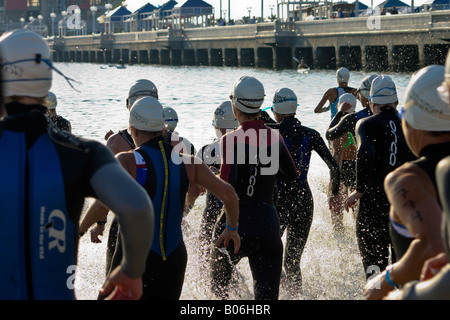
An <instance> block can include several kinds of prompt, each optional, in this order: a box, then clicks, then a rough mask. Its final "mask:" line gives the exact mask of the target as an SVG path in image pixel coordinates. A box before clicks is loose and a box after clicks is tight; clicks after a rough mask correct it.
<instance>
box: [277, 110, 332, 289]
mask: <svg viewBox="0 0 450 320" xmlns="http://www.w3.org/2000/svg"><path fill="white" fill-rule="evenodd" d="M275 128H278V129H279V131H280V134H281V135H282V136H283V138H284V142H285V144H286V146H287V148H288V149H289V151H290V153H291V155H292V158H293V159H294V162H295V164H296V167H297V170H298V171H299V172H300V173H299V175H298V176H297V179H296V180H294V181H279V182H278V194H277V201H276V203H277V205H276V208H277V212H278V214H279V216H280V224H281V234H283V233H284V232H285V231H286V232H287V237H286V249H285V258H284V267H285V271H286V275H287V276H288V277H289V278H290V280H293V281H295V283H297V284H298V285H301V284H302V276H301V270H300V259H301V256H302V253H303V249H304V248H305V245H306V241H307V239H308V235H309V231H310V228H311V224H312V220H313V212H314V202H313V196H312V193H311V189H310V187H309V184H308V170H309V165H310V161H311V155H312V152H313V151H315V152H317V153H318V154H319V156H320V157H321V158H322V159H323V161H324V162H325V163H326V164H327V166H328V168H329V169H330V176H331V182H332V193H333V194H338V192H339V183H340V173H339V165H338V164H337V162H336V160H335V159H334V158H333V156H332V155H331V152H330V150H329V149H328V147H327V146H326V144H325V141H324V140H323V138H322V137H321V136H320V134H319V133H318V132H317V131H316V130H314V129H311V128H308V127H305V126H302V124H301V122H300V121H299V120H298V119H296V118H295V117H287V118H284V119H283V120H281V122H280V124H279V126H277V127H275Z"/></svg>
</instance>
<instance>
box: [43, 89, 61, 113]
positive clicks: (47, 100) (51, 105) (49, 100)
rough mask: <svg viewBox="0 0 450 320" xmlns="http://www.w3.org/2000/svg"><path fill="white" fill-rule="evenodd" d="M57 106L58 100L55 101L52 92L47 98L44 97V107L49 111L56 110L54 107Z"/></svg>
mask: <svg viewBox="0 0 450 320" xmlns="http://www.w3.org/2000/svg"><path fill="white" fill-rule="evenodd" d="M57 104H58V100H57V99H56V95H55V94H54V93H53V92H49V93H48V94H47V97H45V106H46V107H47V109H49V110H53V109H56V105H57Z"/></svg>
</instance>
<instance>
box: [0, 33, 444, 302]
mask: <svg viewBox="0 0 450 320" xmlns="http://www.w3.org/2000/svg"><path fill="white" fill-rule="evenodd" d="M0 50H1V57H2V60H1V61H2V62H1V66H2V73H1V77H2V81H1V84H2V92H3V102H2V114H3V117H2V119H1V120H0V149H1V150H2V152H1V153H0V163H2V166H0V168H1V169H0V170H2V172H1V174H2V177H3V181H4V183H3V184H2V185H3V186H2V192H0V212H2V217H1V219H0V224H1V225H3V226H7V228H6V227H5V228H4V229H5V231H4V232H3V233H1V234H0V237H1V238H0V239H1V240H3V241H2V243H3V245H2V246H0V254H1V255H2V257H5V258H4V259H3V261H2V262H3V263H2V264H1V266H0V298H1V299H74V298H75V292H74V289H73V287H71V286H68V285H67V271H66V270H67V268H68V266H72V265H76V259H77V248H78V239H79V237H80V236H83V235H84V234H85V233H86V232H87V231H88V230H89V229H90V228H91V226H93V225H95V227H94V228H91V229H90V235H91V240H92V241H94V242H98V241H100V240H99V238H98V236H99V235H101V234H103V232H104V231H105V225H106V223H107V217H108V213H109V212H110V211H111V212H113V213H114V221H113V222H112V224H111V228H110V229H109V234H108V244H107V261H106V270H105V273H106V280H105V283H104V285H103V287H102V289H101V290H100V292H99V296H98V298H99V299H144V300H161V299H164V300H177V299H179V298H180V295H181V292H182V289H183V283H184V277H185V270H186V265H187V261H188V258H187V250H186V247H185V244H184V240H183V232H182V219H183V218H184V216H185V215H186V214H189V208H190V207H191V206H192V204H193V203H194V202H195V201H196V199H197V198H198V197H199V196H200V195H202V194H203V193H204V192H206V197H205V198H206V199H205V200H206V203H205V208H204V212H203V217H202V223H201V226H202V227H201V232H200V234H199V239H200V243H201V244H202V250H203V251H202V252H203V253H204V254H203V255H202V257H203V258H204V259H205V261H204V262H205V265H207V266H208V267H207V271H208V273H209V275H210V283H211V291H212V292H213V293H214V294H215V296H216V297H217V298H219V299H226V298H228V297H229V290H230V285H231V283H232V278H233V269H234V268H235V266H236V264H237V263H238V262H239V261H240V260H241V259H242V258H244V257H246V258H248V262H249V266H250V269H251V273H252V277H253V283H254V287H253V291H254V297H255V300H276V299H278V297H279V288H280V283H281V277H282V274H283V267H284V275H285V277H286V279H287V282H289V283H291V284H293V287H294V288H295V290H301V288H302V275H301V270H300V260H301V256H302V252H303V249H304V248H305V245H306V241H307V238H308V235H309V231H310V227H311V224H312V220H313V211H314V202H313V195H312V193H311V190H310V187H309V185H308V179H307V175H308V169H309V165H310V159H311V154H312V152H313V151H315V152H317V153H318V154H319V156H320V157H321V158H322V159H323V161H324V162H325V163H326V165H327V166H328V168H329V171H330V186H329V208H330V211H331V216H332V221H333V224H334V226H335V227H336V230H340V228H341V227H342V208H345V209H346V210H349V209H350V208H355V206H356V204H358V207H357V209H355V211H356V214H355V222H356V236H357V240H358V246H359V250H360V254H361V257H362V262H363V267H364V270H365V272H366V275H367V280H368V282H367V286H366V288H365V291H364V292H365V294H366V296H367V298H368V299H381V298H385V297H386V296H388V294H389V292H390V291H392V289H393V288H394V287H397V288H400V289H402V288H408V291H407V292H403V290H397V291H398V292H397V291H395V293H396V295H395V298H398V297H404V298H417V297H418V298H420V297H421V294H423V295H424V296H423V297H426V296H425V295H428V296H427V297H438V298H439V297H442V298H448V297H449V296H448V293H447V291H445V290H444V291H442V290H441V289H440V288H441V287H439V286H442V281H448V280H447V278H448V275H447V273H448V267H444V268H443V269H442V272H441V273H439V275H437V276H435V277H432V281H433V282H432V284H431V285H429V284H428V283H427V282H419V280H425V279H426V278H425V277H424V278H423V279H421V278H420V271H421V269H422V267H423V266H424V265H426V260H427V259H429V258H432V257H434V256H436V255H438V254H439V258H440V260H437V261H439V262H440V263H441V265H440V266H441V267H442V266H443V265H445V263H444V264H442V261H446V260H445V259H447V255H445V252H448V247H449V243H448V238H449V234H448V230H449V227H447V224H446V223H443V224H442V225H443V226H444V227H443V228H442V233H441V215H442V212H443V208H444V209H445V210H447V211H445V210H444V213H445V212H448V187H447V185H448V162H449V160H448V156H449V155H450V148H449V146H450V118H449V117H450V112H449V105H450V103H449V94H448V92H449V88H450V80H449V79H450V59H449V61H448V65H447V71H446V70H445V68H444V67H442V66H429V67H426V68H423V69H421V70H419V71H418V72H417V73H415V74H414V75H413V77H412V78H411V81H410V83H409V85H408V88H407V93H406V97H405V104H404V106H403V107H402V109H401V112H398V111H397V105H398V97H397V91H396V87H395V84H394V82H393V80H392V79H391V78H390V77H388V76H384V75H373V76H369V77H367V78H365V79H363V81H362V83H361V85H360V86H359V88H358V89H354V88H350V87H348V81H349V76H350V73H349V71H348V70H347V69H345V68H341V69H339V70H338V72H337V80H338V87H337V88H331V89H330V90H328V91H327V92H326V93H325V95H324V99H322V101H321V102H319V105H318V106H317V108H316V110H315V111H316V112H322V111H325V110H326V109H328V110H331V111H332V119H331V122H330V127H329V129H328V130H327V132H326V138H327V139H328V140H329V143H328V145H327V143H326V142H325V140H324V139H323V138H322V137H321V135H320V133H319V132H317V131H316V130H314V129H312V128H309V127H306V126H304V125H303V124H302V123H301V122H300V120H299V119H297V118H296V112H297V106H298V102H297V96H296V94H295V93H294V92H293V91H292V90H291V89H289V88H280V89H279V90H277V91H276V92H275V94H274V96H273V101H272V102H273V106H272V112H273V116H274V120H273V119H271V118H270V117H269V116H268V114H267V113H265V112H263V111H262V110H261V105H262V103H263V101H264V98H265V89H264V86H263V84H262V83H261V82H260V81H259V80H258V79H256V78H254V77H249V76H243V77H241V78H240V79H239V80H238V81H237V82H236V83H235V84H234V87H233V88H232V92H231V94H230V97H229V100H227V101H224V102H223V103H221V104H220V105H219V106H218V107H217V108H216V110H215V111H214V115H213V117H214V128H215V129H216V133H217V140H215V141H214V142H213V143H211V144H208V145H205V146H203V147H201V148H200V149H199V150H198V151H197V150H195V148H194V147H193V146H192V144H191V143H190V142H189V140H188V139H186V138H184V137H180V136H179V135H178V134H177V133H176V132H175V131H174V129H175V127H176V122H177V119H178V118H177V115H176V111H175V110H173V109H171V108H163V106H162V105H161V103H160V102H159V94H158V90H157V87H156V85H155V84H154V83H153V82H151V81H149V80H147V79H140V80H138V81H136V82H135V83H134V84H133V85H132V87H131V88H130V90H129V94H128V98H127V100H126V105H127V109H128V111H129V119H128V128H126V129H124V130H121V131H119V132H118V133H112V132H109V133H108V134H107V136H105V138H106V139H107V141H106V146H105V145H103V144H102V143H100V142H98V141H94V140H89V139H83V138H80V137H77V136H75V135H72V134H71V133H70V124H67V123H65V127H63V125H64V124H62V122H64V121H62V120H61V119H59V124H60V125H61V127H58V121H57V119H56V118H50V115H47V114H46V113H47V112H48V106H50V108H49V109H51V108H53V109H54V106H56V100H55V98H54V97H53V95H52V94H49V89H50V86H51V82H52V72H53V71H55V72H57V73H59V74H61V75H62V73H61V72H60V71H59V70H57V69H56V68H55V67H54V66H53V64H52V62H51V60H50V50H49V48H48V46H47V44H46V43H45V41H44V40H43V39H42V37H40V36H39V35H38V34H36V33H34V32H31V31H27V30H16V31H12V32H8V33H6V34H4V35H2V37H1V38H0ZM445 77H447V78H445ZM66 79H67V78H66ZM67 80H68V81H69V80H70V79H67ZM446 81H447V82H446ZM357 99H358V100H359V101H360V102H361V104H362V105H363V110H361V111H356V110H355V107H356V100H357ZM327 100H328V101H329V102H330V108H324V105H325V103H326V101H327ZM52 101H53V104H52ZM52 106H53V107H52ZM52 119H53V120H52ZM445 157H447V160H443V159H444V158H445ZM441 160H442V161H441ZM440 161H441V162H440ZM438 163H439V164H438ZM438 166H439V168H440V169H439V170H441V171H442V172H443V173H442V174H441V175H437V176H436V174H435V169H436V167H438ZM444 173H445V177H446V178H445V179H441V177H443V176H444ZM445 188H447V189H445ZM343 189H345V195H343ZM50 190H51V191H50ZM446 194H447V198H446V196H445V195H446ZM85 198H94V199H95V201H94V202H93V203H92V204H91V205H90V207H89V208H88V210H87V211H86V212H85V214H84V215H82V209H83V203H84V200H85ZM3 213H4V214H3ZM443 216H444V217H445V214H444V215H443ZM447 220H448V218H447ZM447 220H446V219H442V221H443V222H445V221H447ZM284 233H286V249H285V250H283V243H282V240H281V238H282V236H283V234H284ZM391 243H392V247H393V250H390V247H391ZM446 250H447V251H446ZM390 253H392V255H390ZM443 254H444V260H442V255H443ZM283 255H284V257H283ZM436 265H437V264H436V263H435V264H433V267H434V268H435V270H436ZM424 274H427V273H424ZM427 277H430V276H429V275H428V274H427ZM411 281H416V282H414V283H412V282H411ZM436 283H437V284H436ZM433 286H436V287H437V289H435V288H434V287H433ZM443 286H444V287H445V285H443ZM411 288H413V289H411ZM414 289H416V290H415V291H414ZM399 292H401V294H398V293H399ZM390 297H393V295H390Z"/></svg>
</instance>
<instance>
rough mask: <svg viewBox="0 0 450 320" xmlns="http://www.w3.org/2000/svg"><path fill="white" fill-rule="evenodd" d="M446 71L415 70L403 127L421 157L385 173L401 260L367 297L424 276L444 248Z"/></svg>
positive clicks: (448, 131)
mask: <svg viewBox="0 0 450 320" xmlns="http://www.w3.org/2000/svg"><path fill="white" fill-rule="evenodd" d="M444 73H445V68H444V67H443V66H437V65H431V66H427V67H425V68H422V69H420V70H419V71H417V72H416V73H415V74H413V76H412V77H411V80H410V82H409V84H408V86H407V88H406V92H405V99H404V101H405V103H404V106H403V107H402V109H401V115H402V129H403V131H404V134H405V138H406V141H407V143H408V146H409V148H410V149H411V150H412V152H413V153H414V155H416V156H417V157H418V159H417V160H415V161H412V162H408V163H405V164H403V165H402V166H401V167H399V168H397V169H396V170H394V171H392V172H391V173H389V174H388V175H387V176H386V179H385V182H384V186H385V190H386V193H387V196H388V199H389V202H390V204H391V212H390V220H391V223H390V228H391V230H390V235H391V240H392V244H393V248H394V251H395V255H396V257H397V259H398V261H397V262H395V263H394V264H392V265H391V266H389V267H388V268H387V269H386V270H384V271H383V272H382V273H381V274H380V276H379V277H377V278H375V279H374V280H373V283H371V286H369V287H368V288H367V289H366V296H367V298H368V299H381V298H383V297H384V296H385V295H386V294H387V293H388V292H389V291H391V290H393V289H394V288H395V287H400V286H402V285H404V284H405V283H406V282H409V281H413V280H419V279H420V272H421V269H422V267H423V264H424V262H425V261H426V260H427V259H429V258H431V257H434V256H435V255H437V254H438V253H441V252H444V242H443V240H442V237H441V217H442V205H441V202H440V200H439V196H438V190H437V187H436V174H435V172H436V166H437V164H438V163H439V161H440V160H442V159H443V158H445V157H447V156H450V109H449V107H448V104H447V103H445V102H444V101H442V100H441V98H440V97H439V94H438V91H437V88H438V87H439V86H440V85H441V83H442V82H443V81H444ZM393 284H395V286H393Z"/></svg>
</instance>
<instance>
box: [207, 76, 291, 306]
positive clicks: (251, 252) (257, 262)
mask: <svg viewBox="0 0 450 320" xmlns="http://www.w3.org/2000/svg"><path fill="white" fill-rule="evenodd" d="M264 96H265V94H264V86H263V85H262V83H261V82H260V81H259V80H257V79H256V78H254V77H247V76H244V77H241V78H240V79H239V80H238V81H237V82H236V83H235V85H234V89H233V91H232V93H231V95H230V99H231V104H232V108H233V113H234V115H235V117H236V119H237V120H238V123H239V127H238V129H236V130H235V131H233V132H229V133H227V134H225V135H223V136H222V137H221V138H220V155H221V166H220V173H219V175H220V178H222V179H223V180H224V181H227V182H229V183H230V184H231V185H232V186H233V187H234V188H235V190H236V192H237V194H238V197H239V212H240V216H239V233H240V235H241V236H242V244H241V249H240V252H239V254H235V253H234V252H233V250H232V248H231V247H230V248H228V249H227V250H222V249H223V248H220V249H217V248H216V249H215V250H214V251H213V255H212V264H211V269H212V290H213V293H214V294H215V295H216V296H217V297H219V298H222V299H226V298H227V297H228V287H229V284H230V281H231V278H232V272H233V268H234V266H235V265H236V264H237V263H238V262H239V261H240V260H241V259H242V258H243V257H247V258H248V260H249V265H250V269H251V271H252V276H253V283H254V298H255V300H276V299H278V294H279V286H280V276H281V269H282V258H283V244H282V241H281V235H280V223H279V218H278V214H277V212H276V209H275V206H274V204H273V194H274V187H275V183H276V179H277V178H280V179H287V180H295V179H296V176H297V170H296V168H295V164H294V162H293V160H292V157H291V155H290V153H289V151H288V149H287V148H286V146H285V145H284V142H283V139H282V137H281V136H280V135H279V134H278V132H277V131H276V130H273V129H270V128H268V127H266V126H265V124H264V122H263V121H262V120H258V117H259V111H260V107H261V105H262V103H263V101H264ZM268 155H271V157H270V158H269V157H268ZM229 227H230V226H228V225H227V223H226V221H225V220H224V219H223V218H222V219H220V220H219V222H218V224H217V226H216V229H215V234H219V233H220V232H221V231H222V230H225V229H227V228H229ZM231 227H232V226H231Z"/></svg>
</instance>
